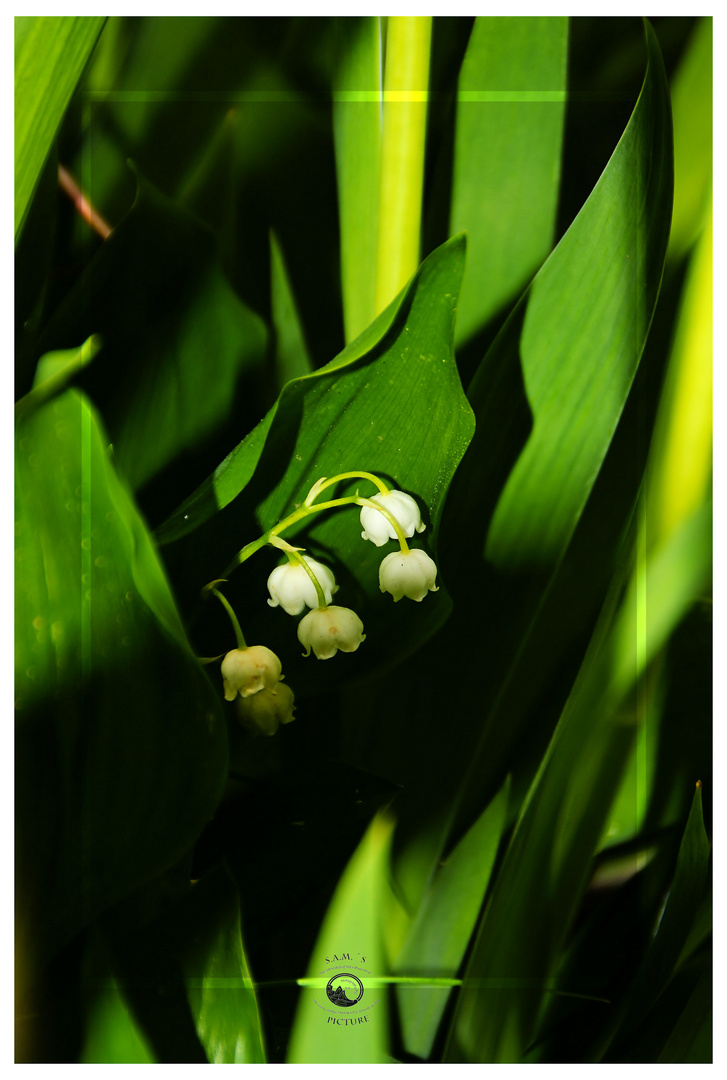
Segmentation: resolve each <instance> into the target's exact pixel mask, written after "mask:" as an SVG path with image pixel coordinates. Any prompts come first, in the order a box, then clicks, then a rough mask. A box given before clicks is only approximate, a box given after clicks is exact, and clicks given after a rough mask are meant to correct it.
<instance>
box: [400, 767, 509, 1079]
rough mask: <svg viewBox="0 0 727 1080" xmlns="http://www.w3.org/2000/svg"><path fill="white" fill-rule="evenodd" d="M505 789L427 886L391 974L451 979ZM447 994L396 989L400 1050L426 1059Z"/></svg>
mask: <svg viewBox="0 0 727 1080" xmlns="http://www.w3.org/2000/svg"><path fill="white" fill-rule="evenodd" d="M507 795H508V785H507V784H506V785H505V787H504V788H503V789H502V791H501V792H499V794H498V795H497V796H496V797H495V798H494V799H493V801H492V802H491V803H490V805H489V806H488V807H487V809H486V810H485V811H483V813H482V815H481V816H480V818H479V819H478V820H477V821H476V822H475V824H474V825H473V826H472V828H471V829H469V831H468V832H467V833H466V834H465V836H464V837H463V838H462V840H460V842H459V844H458V845H457V847H456V848H455V849H454V851H453V852H452V854H451V855H450V856H449V857H448V858H447V859H446V861H445V863H444V866H443V867H441V869H439V871H438V872H437V874H436V876H435V877H434V879H433V880H432V881H431V882H430V884H429V887H428V888H427V891H426V892H425V894H424V898H423V900H422V903H421V905H420V907H419V910H418V911H417V913H416V916H415V917H414V920H413V922H412V924H411V927H410V929H409V932H408V934H407V937H406V941H405V944H404V947H403V949H402V951H401V953H400V954H399V956H398V957H397V959H396V962H395V964H394V966H393V971H394V974H397V975H415V976H419V977H421V978H422V979H426V977H427V976H430V977H446V976H451V977H454V976H455V975H456V974H457V972H458V970H459V968H460V965H461V963H462V960H463V958H464V954H465V950H466V948H467V945H468V944H469V940H470V938H471V936H472V933H473V931H474V928H475V924H476V922H477V917H478V915H479V913H480V909H481V907H482V903H483V901H484V896H485V891H486V889H487V885H488V883H489V880H490V875H491V873H492V868H493V866H494V862H495V856H496V855H497V849H498V846H499V843H500V838H501V835H502V829H503V825H504V821H505V812H506V810H507ZM450 992H451V991H450V990H448V989H444V988H438V987H427V986H426V985H422V986H411V987H408V986H399V987H397V1000H398V1003H399V1015H400V1022H401V1028H402V1037H403V1039H404V1045H405V1046H406V1049H407V1050H408V1052H409V1053H410V1054H416V1056H417V1057H419V1058H422V1059H426V1058H428V1057H429V1056H430V1054H431V1051H432V1046H433V1043H434V1039H435V1036H436V1033H437V1028H438V1026H439V1022H440V1020H441V1018H442V1015H443V1013H444V1010H445V1008H446V1006H447V1001H448V1000H449V995H450Z"/></svg>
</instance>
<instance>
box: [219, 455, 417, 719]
mask: <svg viewBox="0 0 727 1080" xmlns="http://www.w3.org/2000/svg"><path fill="white" fill-rule="evenodd" d="M353 476H359V477H363V478H364V479H369V480H373V481H374V482H375V483H376V484H377V485H378V487H379V494H377V495H374V496H373V497H372V498H370V499H362V498H360V497H359V495H358V493H357V494H356V495H355V496H346V497H343V498H341V499H334V500H329V501H327V502H326V503H325V504H322V505H320V506H314V502H315V499H316V497H317V495H318V494H319V493H320V492H321V491H323V490H325V488H327V487H330V486H331V485H332V484H334V483H336V482H337V481H339V480H341V479H344V478H348V477H353ZM382 489H384V490H382ZM350 503H356V504H357V505H359V506H360V507H361V526H362V529H363V531H362V533H361V536H362V538H363V539H364V540H370V541H371V543H373V544H375V545H376V547H382V546H383V545H384V544H386V543H387V542H388V541H389V540H397V541H398V542H399V549H400V550H399V551H395V552H392V553H391V554H390V555H387V556H386V557H385V558H384V559H383V560H382V562H381V565H380V567H379V588H380V590H381V592H388V593H390V594H391V595H392V596H393V598H394V600H395V601H398V600H401V598H402V597H403V596H406V597H408V598H409V599H410V600H415V601H417V602H418V603H419V602H421V601H422V600H423V599H424V597H425V596H426V595H427V593H429V592H437V585H436V584H435V582H436V579H437V567H436V565H435V563H434V561H433V560H432V559H431V558H430V557H429V555H427V553H426V552H425V551H422V550H420V549H415V550H412V549H410V548H409V546H408V544H407V543H406V539H407V538H409V537H412V536H413V535H414V533H415V532H416V533H421V532H423V531H424V529H425V525H424V523H423V522H422V516H421V512H420V510H419V506H418V504H417V502H416V500H415V499H413V498H412V496H411V495H407V494H406V492H404V491H389V490H387V489H385V485H384V484H383V483H382V482H381V481H380V480H379V479H378V478H377V477H375V476H372V474H370V473H341V474H340V475H339V476H337V477H333V478H331V479H326V478H325V477H322V478H321V479H320V480H319V481H317V483H316V484H314V485H313V487H312V488H311V490H310V492H309V494H308V497H307V498H306V500H305V502H304V503H303V505H302V507H300V506H299V508H298V509H297V510H296V511H294V513H293V514H291V515H290V517H289V518H286V519H285V520H284V521H282V522H279V523H278V525H277V526H276V527H275V529H273V530H271V531H270V532H269V533H267V534H265V536H264V537H261V538H260V540H258V541H255V542H254V543H253V544H251V545H248V548H246V549H243V551H242V552H241V553H240V555H239V559H240V561H242V560H243V559H244V558H245V557H246V555H247V552H248V551H250V552H252V551H254V550H257V549H258V548H259V547H260V546H261V544H262V543H270V544H272V545H273V546H275V547H277V548H280V549H282V550H283V551H285V552H286V553H287V557H288V562H287V563H286V564H284V565H283V566H278V567H276V569H275V570H273V572H272V573H271V574H270V576H269V578H268V590H269V592H270V599H269V600H268V604H270V606H271V607H281V608H282V609H283V611H285V612H287V613H288V614H289V615H300V613H301V612H302V611H303V610H304V609H305V608H306V607H307V608H310V609H311V610H310V611H309V612H308V613H307V614H306V615H305V616H304V618H302V619H301V620H300V623H299V624H298V640H299V641H300V643H301V645H303V647H304V648H305V653H304V654H303V655H304V656H310V654H311V651H312V652H313V653H315V655H316V656H317V657H318V659H319V660H328V659H330V657H332V656H335V655H336V653H337V652H339V651H340V652H356V650H357V649H358V647H359V645H360V644H361V642H362V641H364V640H365V638H366V635H365V634H364V632H363V631H364V628H363V623H362V622H361V619H360V618H359V617H358V615H357V614H356V612H355V611H352V610H351V609H350V608H346V607H339V606H337V605H335V604H332V603H331V601H332V599H333V595H334V593H336V592H338V585H337V584H336V579H335V577H334V576H333V571H332V570H331V569H330V567H328V566H324V565H323V563H320V562H318V561H317V560H316V559H312V558H311V557H310V556H308V555H302V554H301V551H302V548H294V547H291V546H290V544H288V543H287V542H286V541H284V540H283V539H282V538H281V536H280V533H281V532H282V531H283V529H284V528H287V527H288V526H289V525H290V524H293V523H294V522H295V521H297V520H300V518H301V517H303V516H307V515H308V514H311V513H315V512H316V511H317V510H318V509H330V508H331V507H338V506H343V505H347V504H350ZM222 580H224V579H218V581H222ZM217 583H218V582H211V583H210V585H208V586H206V587H205V588H206V590H211V591H212V592H214V593H216V595H217V596H218V598H219V599H220V600H221V601H222V603H223V604H224V605H225V607H226V608H227V611H228V613H229V615H230V617H231V619H232V621H233V625H234V626H235V629H236V633H237V638H238V646H239V647H238V648H237V649H233V650H232V651H231V652H228V653H227V655H226V656H225V658H224V660H223V661H222V682H223V686H224V691H225V699H226V700H227V701H235V702H236V708H237V710H238V718H239V720H240V722H241V723H242V725H243V726H244V727H245V728H247V729H248V730H249V731H251V732H254V733H256V734H263V735H274V734H275V732H276V731H277V730H278V727H279V726H280V724H289V723H290V722H291V720H293V719H294V717H293V701H294V699H293V693H292V691H291V690H290V689H289V688H288V687H287V686H285V685H284V684H283V682H282V679H283V675H282V665H281V663H280V660H279V659H278V657H277V656H276V655H275V653H274V652H272V651H271V650H270V649H268V648H267V647H266V646H265V645H252V646H249V647H248V646H246V645H245V644H244V638H243V636H242V631H241V630H240V627H239V624H238V622H237V617H236V616H235V613H234V611H233V610H232V608H231V607H230V605H229V603H228V602H227V600H226V599H225V598H224V596H222V595H221V594H220V593H219V592H218V591H217V589H216V588H215V587H214V586H215V585H216V584H217Z"/></svg>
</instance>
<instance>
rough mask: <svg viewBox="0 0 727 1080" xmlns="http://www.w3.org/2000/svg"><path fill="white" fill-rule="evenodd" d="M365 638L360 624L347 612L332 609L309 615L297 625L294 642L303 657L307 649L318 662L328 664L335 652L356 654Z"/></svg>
mask: <svg viewBox="0 0 727 1080" xmlns="http://www.w3.org/2000/svg"><path fill="white" fill-rule="evenodd" d="M365 637H366V635H365V634H364V632H363V623H362V622H361V620H360V619H359V617H358V615H357V614H356V612H355V611H352V610H351V609H350V608H345V607H338V606H336V605H335V604H334V605H333V606H329V607H324V608H315V609H314V610H313V611H309V612H308V614H307V615H306V616H305V618H303V619H301V620H300V623H299V624H298V641H300V643H301V645H302V646H303V647H304V649H305V652H304V653H303V655H304V656H310V654H311V649H312V650H313V652H314V653H315V655H316V656H317V658H318V659H319V660H329V659H330V658H331V657H332V656H335V655H336V653H337V652H338V650H339V649H340V650H341V652H356V649H358V647H359V645H360V644H361V642H362V641H363V640H364V639H365Z"/></svg>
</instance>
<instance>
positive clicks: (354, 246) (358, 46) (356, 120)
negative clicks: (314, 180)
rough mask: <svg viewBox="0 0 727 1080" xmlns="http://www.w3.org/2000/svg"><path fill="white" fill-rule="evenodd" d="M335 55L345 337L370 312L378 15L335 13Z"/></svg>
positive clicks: (361, 326) (379, 103)
mask: <svg viewBox="0 0 727 1080" xmlns="http://www.w3.org/2000/svg"><path fill="white" fill-rule="evenodd" d="M336 28H337V30H338V32H339V34H340V38H341V40H340V43H339V48H340V52H339V56H340V61H339V64H338V67H337V69H336V73H335V78H334V98H333V133H334V141H335V148H336V174H337V178H338V201H339V210H338V212H339V219H340V223H341V286H342V291H343V319H344V325H345V328H346V341H347V342H349V341H353V340H354V338H357V337H358V335H359V334H360V333H361V332H362V331H363V330H365V329H366V327H367V326H368V325H369V323H371V322H373V318H374V314H375V311H374V280H375V274H376V236H377V230H378V220H379V167H380V157H381V112H382V108H383V97H382V90H383V86H382V79H381V76H382V57H381V19H380V18H374V17H372V16H368V15H367V16H364V17H363V18H350V17H346V18H339V19H338V20H337V23H336Z"/></svg>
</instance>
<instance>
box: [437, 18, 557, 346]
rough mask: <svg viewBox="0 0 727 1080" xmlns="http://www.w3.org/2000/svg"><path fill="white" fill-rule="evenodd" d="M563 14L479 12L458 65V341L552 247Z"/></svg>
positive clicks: (479, 325) (454, 212)
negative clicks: (463, 253)
mask: <svg viewBox="0 0 727 1080" xmlns="http://www.w3.org/2000/svg"><path fill="white" fill-rule="evenodd" d="M567 42H568V20H567V19H565V18H553V17H547V18H529V17H528V18H522V17H518V18H513V17H504V18H503V17H500V16H498V17H491V16H483V15H480V16H479V17H478V18H477V19H476V20H475V25H474V28H473V30H472V35H471V37H470V41H469V45H468V46H467V52H466V54H465V58H464V61H463V63H462V67H461V69H460V75H459V83H458V95H457V127H456V142H455V156H454V173H453V180H452V205H451V217H450V232H452V233H455V232H459V231H460V230H463V229H464V230H466V231H467V236H468V242H469V246H468V251H467V276H466V278H465V282H464V287H463V290H462V297H461V300H460V304H459V310H458V312H457V341H458V342H463V341H465V340H467V339H468V338H469V337H471V336H472V334H474V333H476V332H477V331H478V330H481V329H483V327H484V326H485V325H486V324H487V322H488V320H489V319H491V318H492V317H493V316H494V315H495V314H496V313H497V312H498V310H499V309H500V308H501V307H502V306H503V305H504V304H505V303H506V302H507V301H509V300H512V299H514V298H515V296H517V294H518V292H519V291H520V290H521V289H522V288H523V287H524V286H525V285H526V284H527V282H528V280H529V278H530V277H532V275H533V274H534V273H535V271H536V270H537V269H538V268H539V267H540V265H541V263H542V262H543V260H544V259H545V257H546V256H547V254H548V252H549V251H550V247H551V245H552V242H553V236H554V232H555V215H556V211H557V207H558V190H559V181H560V157H561V145H562V140H563V123H564V117H565V102H566V93H565V87H566V51H567Z"/></svg>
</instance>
